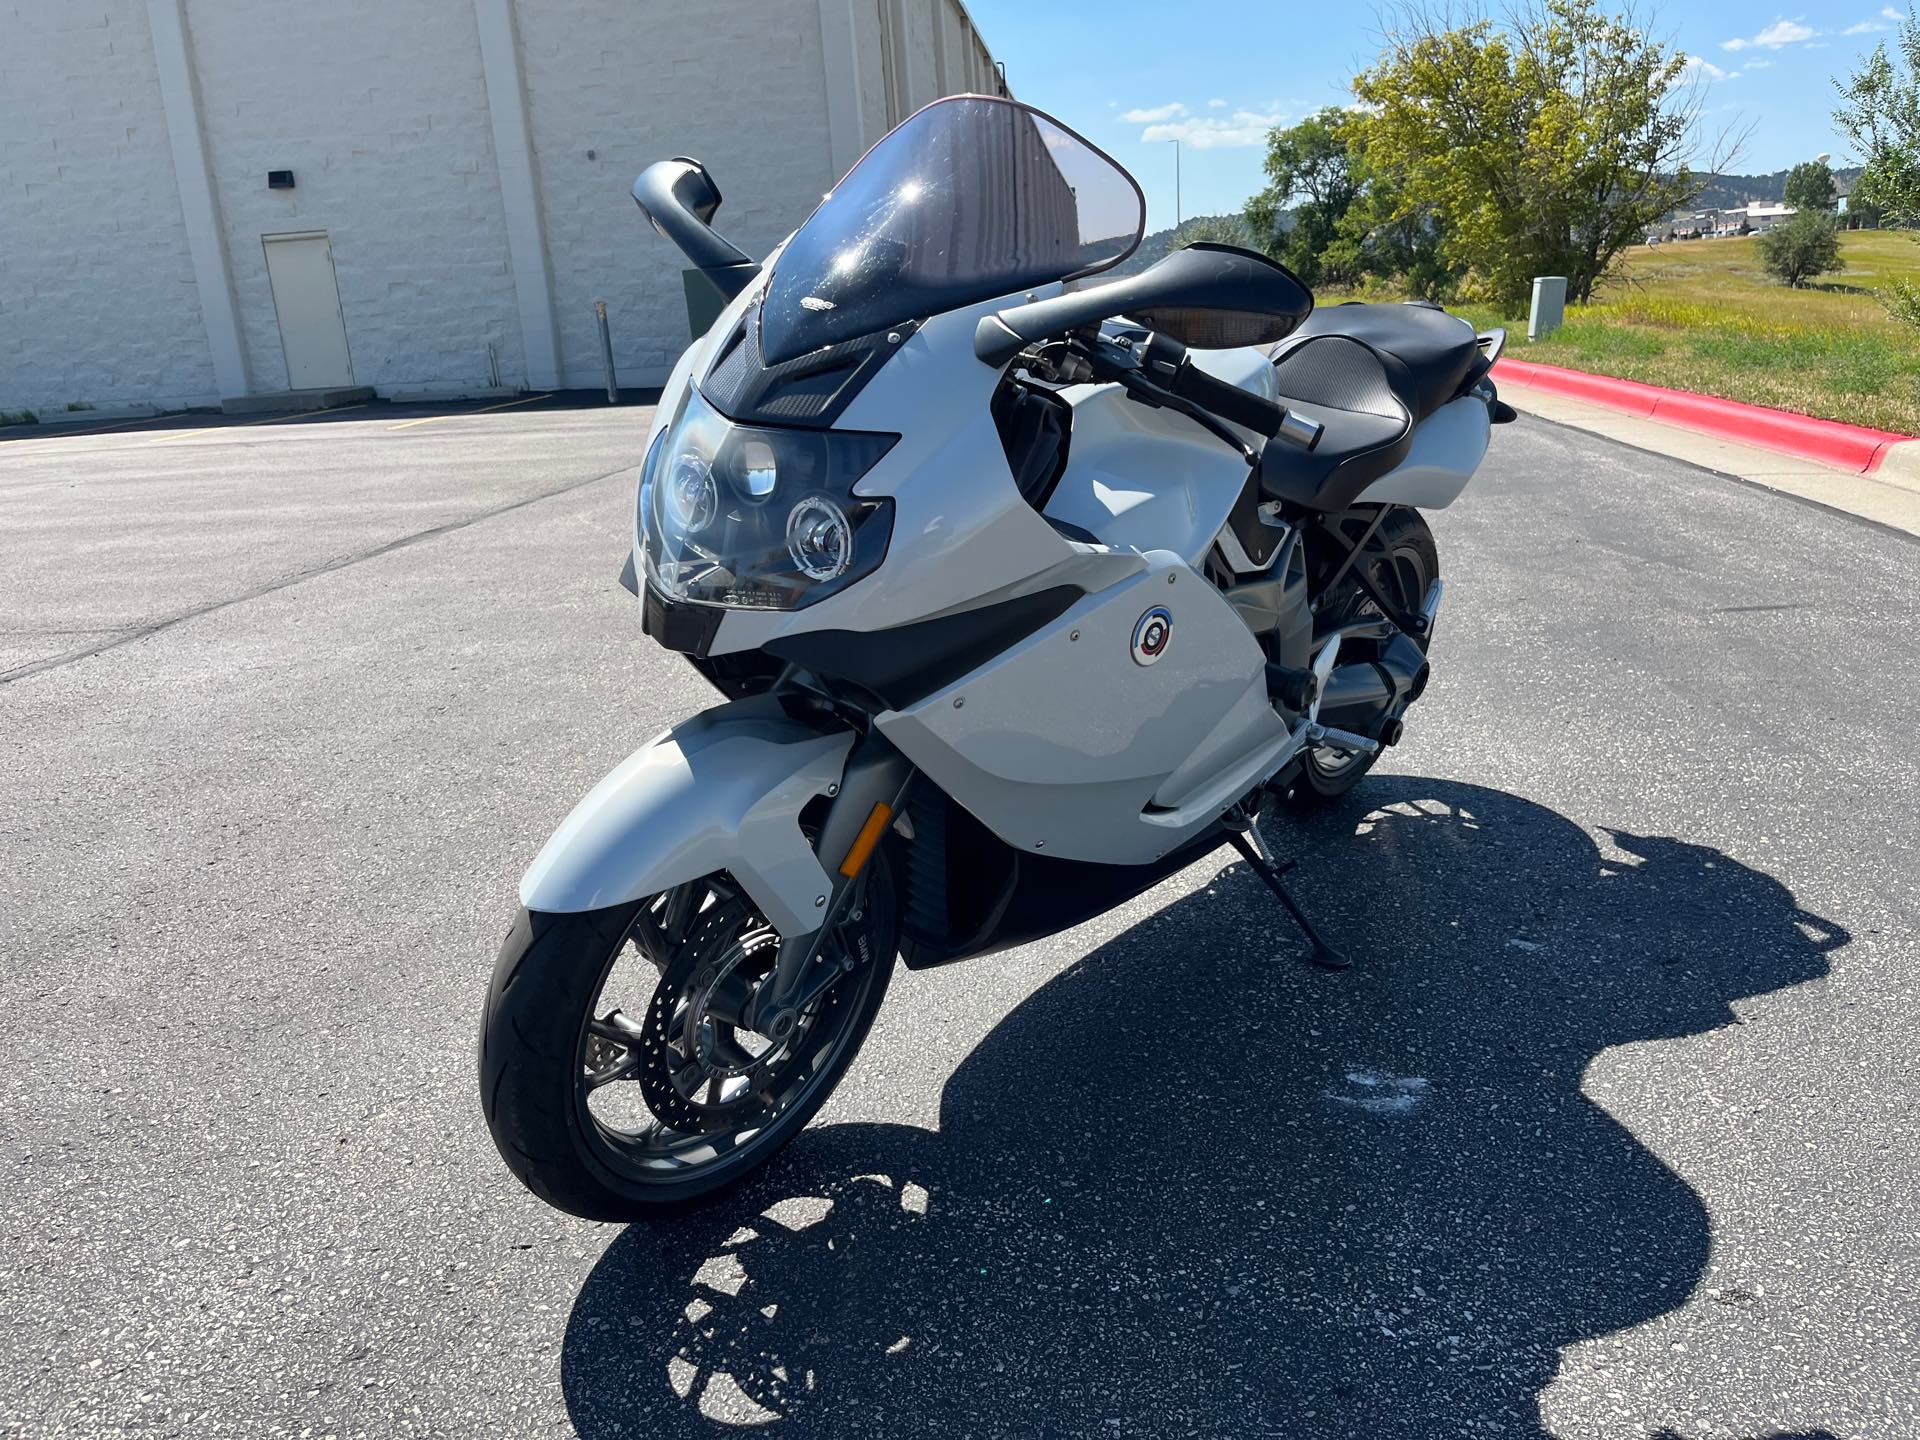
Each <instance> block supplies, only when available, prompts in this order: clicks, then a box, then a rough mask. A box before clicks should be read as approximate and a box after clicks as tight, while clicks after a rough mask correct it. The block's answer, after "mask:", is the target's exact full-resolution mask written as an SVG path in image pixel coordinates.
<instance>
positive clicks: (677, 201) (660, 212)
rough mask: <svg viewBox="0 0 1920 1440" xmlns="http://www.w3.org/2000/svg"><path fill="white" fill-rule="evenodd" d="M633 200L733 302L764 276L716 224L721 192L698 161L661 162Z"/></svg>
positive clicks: (636, 185)
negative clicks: (722, 233)
mask: <svg viewBox="0 0 1920 1440" xmlns="http://www.w3.org/2000/svg"><path fill="white" fill-rule="evenodd" d="M633 201H634V204H636V205H638V206H639V207H640V209H641V210H642V211H644V212H645V214H646V217H647V219H648V220H649V221H651V222H652V224H653V228H654V229H655V230H658V231H659V232H660V234H661V235H663V236H664V237H666V238H667V239H668V240H671V241H672V242H673V243H674V244H675V245H677V246H678V247H679V248H680V253H681V254H683V255H685V256H686V257H687V259H688V261H690V262H691V263H692V264H693V266H694V267H695V268H696V269H698V270H699V271H701V272H702V273H703V274H705V275H706V277H707V278H708V279H709V280H711V281H712V282H713V284H714V287H715V288H716V289H718V290H719V291H720V293H721V294H722V295H724V296H726V298H727V299H729V300H731V299H732V298H733V297H734V296H736V295H738V294H739V293H740V292H741V291H742V290H744V289H746V288H747V286H748V285H749V284H751V283H752V281H753V278H754V277H755V276H756V275H758V274H759V273H760V267H759V266H758V265H756V264H754V262H753V260H752V259H751V258H749V257H748V255H747V254H746V252H745V251H743V250H741V249H740V248H739V247H738V246H736V245H734V244H733V243H732V242H730V241H728V240H727V239H725V238H724V237H723V236H722V235H721V234H720V233H719V232H718V231H717V230H715V229H714V228H713V226H712V224H711V223H710V222H711V221H712V219H713V216H714V212H715V211H717V210H718V209H719V208H720V187H719V186H718V185H715V184H714V183H713V177H712V176H711V175H709V174H707V169H706V166H704V165H702V164H701V163H700V162H699V161H698V160H692V159H689V158H687V157H686V156H685V155H676V156H674V158H673V159H671V160H657V161H655V162H654V163H653V164H651V165H649V166H648V167H647V168H646V169H644V170H642V171H641V172H640V176H639V178H638V179H637V180H635V181H634V182H633Z"/></svg>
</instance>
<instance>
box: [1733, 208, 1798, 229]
mask: <svg viewBox="0 0 1920 1440" xmlns="http://www.w3.org/2000/svg"><path fill="white" fill-rule="evenodd" d="M1728 213H1729V214H1736V213H1738V214H1740V215H1742V216H1743V217H1744V218H1745V220H1746V222H1747V226H1748V228H1749V229H1751V230H1756V231H1759V232H1761V233H1762V234H1764V233H1765V232H1766V231H1768V230H1771V229H1773V227H1774V226H1776V225H1784V224H1785V223H1786V222H1787V221H1789V220H1791V219H1792V218H1793V217H1794V216H1796V215H1798V214H1799V213H1800V212H1799V211H1798V210H1796V209H1794V208H1793V206H1791V205H1787V204H1783V203H1781V202H1780V201H1777V200H1754V201H1751V202H1749V204H1748V205H1747V208H1746V209H1745V210H1744V211H1739V212H1735V211H1729V212H1728ZM1735 228H1736V229H1737V228H1738V227H1737V226H1736V227H1735Z"/></svg>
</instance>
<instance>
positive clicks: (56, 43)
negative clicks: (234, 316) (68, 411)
mask: <svg viewBox="0 0 1920 1440" xmlns="http://www.w3.org/2000/svg"><path fill="white" fill-rule="evenodd" d="M214 398H215V385H214V379H213V360H212V357H211V356H210V354H209V353H208V350H207V337H206V330H205V328H204V327H203V325H202V324H201V319H200V299H199V294H198V292H197V290H196V289H195V287H194V281H193V263H192V260H191V258H190V257H189V255H188V251H187V240H186V230H185V227H184V224H183V222H182V220H181V215H180V199H179V191H178V188H177V187H176V185H175V184H174V178H173V156H172V154H171V152H170V150H169V148H168V140H167V122H166V116H165V113H164V112H163V111H162V109H161V104H160V85H159V81H158V79H157V78H156V76H155V72H154V62H153V45H152V39H151V37H150V35H149V34H148V31H147V7H146V5H145V4H144V3H143V0H88V3H86V4H78V3H65V0H62V3H58V4H55V3H48V0H21V3H20V4H18V5H13V6H6V7H4V8H0V411H4V410H22V409H28V410H49V411H52V410H61V409H64V408H65V407H66V406H67V405H68V404H70V403H76V402H100V401H110V400H148V401H154V402H157V403H160V404H165V405H190V404H203V403H205V402H207V401H208V400H211V399H214Z"/></svg>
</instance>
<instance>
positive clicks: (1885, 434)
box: [1493, 358, 1920, 487]
mask: <svg viewBox="0 0 1920 1440" xmlns="http://www.w3.org/2000/svg"><path fill="white" fill-rule="evenodd" d="M1493 375H1494V380H1495V381H1496V383H1498V384H1501V385H1514V386H1519V387H1522V388H1527V389H1535V390H1545V391H1548V392H1550V393H1552V394H1556V395H1566V396H1569V397H1571V398H1573V399H1575V400H1585V401H1587V402H1588V403H1589V404H1594V405H1604V406H1606V407H1607V408H1608V409H1610V410H1618V411H1621V412H1623V413H1624V414H1628V415H1638V416H1640V417H1642V418H1644V419H1649V420H1659V421H1662V422H1663V423H1665V424H1668V425H1677V426H1679V427H1681V428H1683V429H1687V430H1695V431H1698V432H1700V433H1701V434H1704V435H1716V436H1719V437H1720V438H1722V439H1725V440H1736V441H1738V442H1740V443H1741V444H1743V445H1757V446H1760V447H1761V448H1762V449H1766V450H1776V451H1780V452H1782V453H1784V454H1787V455H1798V456H1801V457H1802V458H1804V459H1808V460H1817V461H1819V462H1820V463H1821V464H1822V465H1831V466H1833V467H1835V468H1836V469H1840V470H1851V471H1852V472H1854V473H1855V474H1857V475H1877V474H1880V473H1881V472H1882V471H1883V470H1884V471H1885V472H1887V473H1886V474H1885V476H1884V478H1886V479H1889V480H1893V481H1894V483H1896V484H1900V485H1902V486H1903V487H1912V486H1915V485H1916V484H1920V440H1916V439H1915V438H1914V437H1913V436H1911V435H1900V434H1896V433H1895V432H1893V431H1891V430H1870V429H1868V428H1867V427H1866V426H1864V425H1847V424H1844V423H1842V422H1841V421H1838V420H1816V419H1814V418H1813V417H1812V416H1810V415H1795V414H1793V413H1792V412H1791V411H1787V410H1771V409H1768V408H1767V407H1766V406H1764V405H1743V404H1741V403H1740V402H1739V401H1737V400H1722V399H1720V398H1719V397H1717V396H1713V395H1695V394H1693V393H1691V392H1689V391H1686V390H1669V389H1667V388H1665V387H1664V386H1660V385H1643V384H1641V383H1640V382H1639V381H1638V380H1620V379H1616V378H1615V377H1614V376H1611V375H1590V374H1588V373H1587V372H1586V371H1584V370H1567V369H1563V368H1562V367H1560V366H1558V365H1540V364H1535V363H1533V362H1531V361H1526V360H1508V359H1504V358H1503V359H1501V360H1500V361H1499V363H1497V364H1496V365H1495V366H1494V367H1493Z"/></svg>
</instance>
